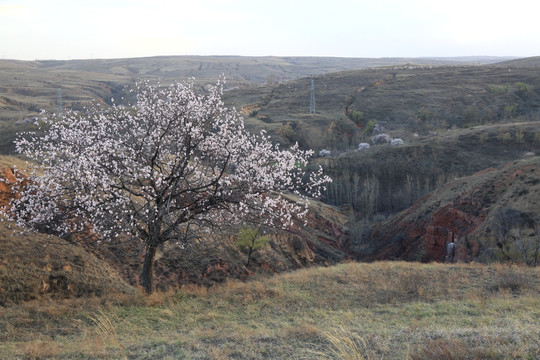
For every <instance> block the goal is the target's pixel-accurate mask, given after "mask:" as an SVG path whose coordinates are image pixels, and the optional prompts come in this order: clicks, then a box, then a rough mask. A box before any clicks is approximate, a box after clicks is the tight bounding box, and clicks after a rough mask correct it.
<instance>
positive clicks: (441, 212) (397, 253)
mask: <svg viewBox="0 0 540 360" xmlns="http://www.w3.org/2000/svg"><path fill="white" fill-rule="evenodd" d="M539 198H540V157H534V158H531V159H526V160H522V161H516V162H514V163H511V164H509V165H507V166H506V167H504V168H502V169H499V170H495V169H487V170H484V171H482V172H479V173H477V174H475V175H473V176H469V177H464V178H460V179H456V180H454V181H452V182H450V183H448V184H446V185H445V186H443V187H442V188H440V189H438V190H436V191H434V192H432V193H430V194H428V195H427V196H425V197H424V198H422V199H420V200H418V201H417V202H416V203H415V204H414V205H413V206H412V207H410V208H409V209H406V210H404V211H402V212H400V213H398V214H397V215H395V216H393V217H391V218H389V219H387V220H385V221H382V222H380V223H377V224H376V225H375V226H374V228H373V229H372V232H371V239H370V242H371V243H372V244H374V245H373V246H374V247H375V249H372V251H370V253H367V252H364V253H360V254H357V256H358V258H360V259H364V260H383V259H402V260H413V261H425V262H427V261H444V259H445V255H446V247H447V244H448V243H450V242H454V243H455V245H456V253H455V260H456V261H472V260H476V259H482V258H485V256H486V253H487V252H489V250H490V248H491V247H493V243H492V241H490V240H492V238H493V226H494V224H496V223H497V218H496V214H497V213H498V211H499V210H500V209H501V208H510V209H513V210H514V211H515V212H517V213H519V214H523V216H524V217H526V218H527V219H531V221H532V223H536V224H540V202H539V201H538V199H539Z"/></svg>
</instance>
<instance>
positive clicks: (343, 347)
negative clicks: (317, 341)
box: [317, 326, 375, 360]
mask: <svg viewBox="0 0 540 360" xmlns="http://www.w3.org/2000/svg"><path fill="white" fill-rule="evenodd" d="M323 337H324V338H326V340H328V342H329V343H330V348H328V349H326V350H325V351H320V352H317V355H319V356H320V357H321V358H326V359H336V360H373V359H375V355H374V354H373V352H372V351H371V350H370V349H369V347H368V344H367V342H366V341H365V340H364V338H362V337H361V336H360V335H359V334H357V333H354V332H352V331H350V330H349V329H347V328H345V327H344V326H339V327H336V328H334V329H332V330H330V331H326V332H323Z"/></svg>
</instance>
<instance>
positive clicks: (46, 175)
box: [10, 79, 330, 293]
mask: <svg viewBox="0 0 540 360" xmlns="http://www.w3.org/2000/svg"><path fill="white" fill-rule="evenodd" d="M135 91H136V93H137V102H136V105H135V106H133V107H131V108H125V107H122V106H116V105H113V106H111V107H105V106H99V105H95V106H93V107H91V108H89V109H87V110H86V111H85V112H84V113H77V112H74V111H66V112H64V113H63V114H62V115H61V116H60V117H57V118H51V119H44V123H45V126H44V133H43V135H41V136H38V135H36V134H35V133H34V134H29V136H23V137H20V138H19V139H18V140H17V141H16V145H17V150H18V152H19V153H22V154H25V155H26V156H28V157H29V158H30V159H31V160H33V162H34V163H36V164H39V165H38V166H36V167H35V169H34V170H33V172H32V174H31V175H30V178H29V181H27V182H26V184H27V185H26V188H25V189H24V190H23V191H22V193H21V196H20V197H19V198H18V199H16V200H14V201H13V203H12V204H11V210H10V211H11V214H12V217H13V218H14V219H15V220H16V221H17V222H18V223H19V224H21V225H26V226H28V227H30V228H32V229H35V230H39V231H44V232H49V233H55V234H57V235H59V236H69V235H70V234H73V233H76V232H84V231H89V230H91V231H92V232H93V233H96V234H98V235H99V236H100V238H101V239H102V241H106V240H107V239H112V238H113V237H115V236H119V235H121V234H124V235H127V234H129V235H131V236H133V238H134V239H137V240H138V241H140V242H141V244H142V246H143V249H144V254H145V255H144V260H143V270H142V275H141V282H142V285H143V287H144V289H145V290H146V291H147V292H148V293H150V292H151V291H152V273H153V265H154V257H155V254H156V250H157V249H158V247H159V246H160V245H162V244H164V243H166V242H184V241H186V240H187V239H189V238H190V235H191V234H193V233H194V232H200V231H201V229H202V228H203V227H205V226H206V225H209V224H220V223H236V222H240V221H242V220H245V219H246V218H251V219H257V220H258V221H260V222H262V223H265V224H266V225H275V224H276V223H277V224H279V226H282V227H287V226H290V225H291V224H292V222H293V220H294V219H295V218H303V217H304V216H305V215H306V213H307V197H308V196H319V195H320V191H321V190H322V187H323V186H324V184H325V183H327V182H329V181H330V179H329V178H328V177H327V176H325V175H323V173H322V169H321V168H320V167H319V168H318V169H315V170H311V171H307V170H306V169H307V165H308V159H309V157H310V156H311V155H312V152H311V151H303V150H300V149H299V148H298V145H295V146H293V147H291V148H290V149H287V150H284V149H280V147H279V146H278V145H274V144H272V143H271V142H270V141H269V138H268V137H267V136H266V135H265V134H264V132H261V134H258V135H255V134H250V133H248V132H247V131H246V130H245V129H244V123H243V119H242V118H241V117H240V116H239V115H238V114H237V112H236V111H235V110H234V109H228V108H226V107H225V106H224V104H223V102H222V100H221V96H222V94H223V81H222V80H221V79H220V80H219V81H218V83H217V85H216V86H214V87H212V88H211V89H210V90H209V91H208V92H207V93H205V94H199V93H197V92H196V91H195V89H194V85H193V82H188V83H185V84H175V85H171V86H168V87H160V86H152V85H149V84H148V83H145V82H142V83H139V84H138V85H137V88H136V90H135ZM27 135H28V134H27ZM287 194H294V195H296V199H295V200H294V201H291V197H290V196H287Z"/></svg>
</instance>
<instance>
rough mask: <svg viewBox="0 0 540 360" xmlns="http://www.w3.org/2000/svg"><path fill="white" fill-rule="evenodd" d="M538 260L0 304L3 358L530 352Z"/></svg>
mask: <svg viewBox="0 0 540 360" xmlns="http://www.w3.org/2000/svg"><path fill="white" fill-rule="evenodd" d="M539 276H540V273H539V269H538V268H534V269H533V268H521V267H515V266H513V267H509V266H501V265H498V266H481V265H452V266H450V265H440V264H431V265H421V264H415V263H400V262H398V263H389V262H385V263H373V264H356V263H349V264H343V265H339V266H335V267H329V268H312V269H303V270H299V271H296V272H292V273H289V274H283V275H280V276H274V277H270V278H266V277H265V278H260V279H258V280H253V281H249V282H236V281H230V282H227V283H225V284H223V285H218V286H215V287H212V288H201V287H189V288H183V289H180V290H179V291H177V292H171V293H166V294H162V293H156V294H154V295H152V296H150V297H144V296H136V297H132V296H114V297H108V298H101V299H99V298H84V299H76V300H64V301H45V302H29V303H25V304H23V305H20V306H9V307H3V308H1V311H0V330H1V331H0V353H2V354H3V356H4V357H7V358H31V359H38V358H85V359H95V358H100V359H119V358H130V359H148V358H163V359H178V358H189V359H268V358H281V359H284V358H287V359H306V358H309V359H336V358H337V359H339V358H342V359H352V358H354V359H363V358H365V359H509V358H511V359H533V358H538V357H539V356H540V348H539V344H540V332H539V329H540V327H539V319H540V310H539V309H540V302H539V299H540V296H539V295H540V283H539Z"/></svg>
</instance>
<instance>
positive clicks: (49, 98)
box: [0, 56, 504, 153]
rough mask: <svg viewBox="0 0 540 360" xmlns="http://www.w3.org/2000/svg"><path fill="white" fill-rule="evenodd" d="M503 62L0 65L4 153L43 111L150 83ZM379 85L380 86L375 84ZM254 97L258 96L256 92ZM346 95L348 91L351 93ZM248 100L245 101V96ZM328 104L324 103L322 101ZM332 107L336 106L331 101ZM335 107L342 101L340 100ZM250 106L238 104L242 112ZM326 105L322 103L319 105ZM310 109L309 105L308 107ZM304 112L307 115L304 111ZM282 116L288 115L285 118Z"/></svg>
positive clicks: (220, 60) (169, 60)
mask: <svg viewBox="0 0 540 360" xmlns="http://www.w3.org/2000/svg"><path fill="white" fill-rule="evenodd" d="M501 60H504V58H470V59H467V58H465V59H461V58H449V59H444V58H442V59H427V58H425V59H424V58H422V59H406V58H382V59H369V58H365V59H364V58H323V57H239V56H177V57H153V58H132V59H108V60H71V61H14V60H3V61H2V62H0V152H1V153H6V152H12V151H13V147H12V146H11V144H10V143H11V141H12V140H13V138H14V135H15V133H16V132H17V131H21V130H24V129H27V128H28V127H29V126H30V124H31V123H33V121H34V118H35V117H37V116H38V115H39V112H40V110H42V109H44V110H46V111H49V112H55V111H57V109H58V107H59V105H60V106H63V107H70V108H74V109H80V108H82V107H83V106H85V105H87V104H88V103H89V102H90V101H93V100H98V101H101V102H106V103H109V102H110V100H111V98H113V97H114V98H116V101H117V102H119V101H121V100H122V97H129V94H126V92H125V91H124V88H125V87H126V86H132V85H133V84H134V83H135V81H137V80H140V79H147V80H150V81H154V82H157V81H160V82H162V83H165V84H166V83H171V82H175V81H185V80H187V79H189V78H192V77H194V78H195V79H196V82H197V84H199V85H200V86H201V87H203V86H205V85H207V84H209V83H215V81H216V79H217V78H218V77H219V76H220V75H222V74H223V75H225V76H226V77H227V79H228V85H227V86H228V89H229V90H234V89H246V88H249V89H252V90H253V89H257V88H258V87H260V86H261V85H262V84H265V83H266V84H271V85H273V84H278V83H282V82H286V81H290V80H293V79H298V78H304V77H309V76H313V75H320V74H327V73H334V72H339V71H344V70H351V69H362V68H369V67H374V66H395V65H400V64H405V63H415V64H420V65H444V64H447V65H448V64H454V65H455V64H461V65H463V64H480V63H482V64H487V63H492V62H495V61H501ZM376 81H377V80H376ZM254 91H255V92H254V93H253V92H252V91H251V90H250V92H251V94H252V95H255V96H259V95H261V94H263V95H264V94H265V92H266V91H267V90H263V91H262V92H261V93H259V90H258V89H257V90H254ZM347 92H348V90H347ZM242 96H244V95H242ZM323 98H324V96H323V97H321V100H322V99H323ZM331 101H333V100H331ZM337 101H341V100H339V99H337ZM248 104H251V102H248V103H243V104H240V105H241V106H244V105H248ZM321 104H322V102H321ZM306 106H308V105H306ZM302 112H305V111H302ZM283 115H284V114H283Z"/></svg>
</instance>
